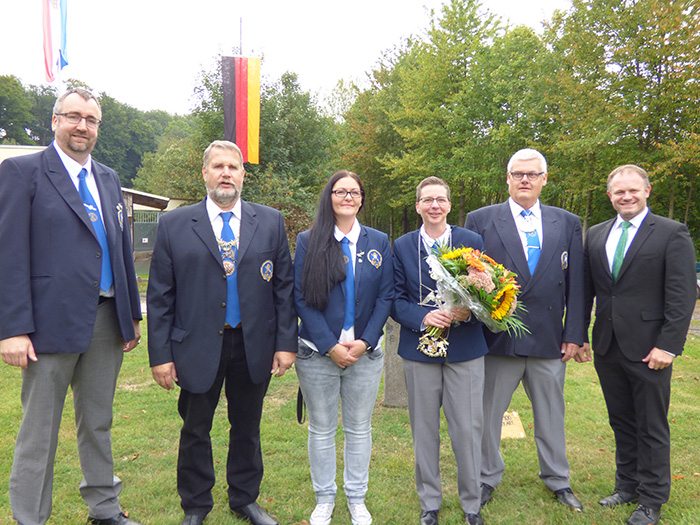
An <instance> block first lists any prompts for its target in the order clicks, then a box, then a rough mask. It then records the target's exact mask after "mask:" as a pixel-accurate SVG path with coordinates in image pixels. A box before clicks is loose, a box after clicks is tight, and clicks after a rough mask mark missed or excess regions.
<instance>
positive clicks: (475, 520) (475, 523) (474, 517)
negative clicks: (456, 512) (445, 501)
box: [464, 514, 484, 525]
mask: <svg viewBox="0 0 700 525" xmlns="http://www.w3.org/2000/svg"><path fill="white" fill-rule="evenodd" d="M464 523H469V525H484V520H482V519H481V516H480V515H479V514H465V515H464Z"/></svg>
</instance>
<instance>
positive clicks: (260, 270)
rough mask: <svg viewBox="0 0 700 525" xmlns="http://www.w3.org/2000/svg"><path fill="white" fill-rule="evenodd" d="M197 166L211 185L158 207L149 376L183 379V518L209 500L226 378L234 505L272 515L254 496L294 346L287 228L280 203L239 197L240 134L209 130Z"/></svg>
mask: <svg viewBox="0 0 700 525" xmlns="http://www.w3.org/2000/svg"><path fill="white" fill-rule="evenodd" d="M202 176H203V178H204V184H205V186H206V188H207V197H206V198H205V199H204V200H203V201H201V202H199V203H197V204H193V205H192V206H185V207H184V208H178V209H177V210H173V211H170V212H168V213H166V214H165V215H163V216H162V217H161V220H160V221H159V223H158V231H157V234H156V243H155V247H154V249H153V259H152V261H151V271H150V274H149V280H148V353H149V356H150V362H151V371H152V373H153V378H154V379H155V380H156V382H157V383H158V384H159V385H160V386H162V387H163V388H165V389H166V390H171V389H173V388H175V386H174V384H175V383H177V384H178V386H179V387H180V399H179V402H178V411H179V413H180V416H181V417H182V421H183V425H182V431H181V433H180V451H179V455H178V464H177V490H178V493H179V495H180V500H181V506H182V508H183V510H184V512H185V518H184V520H183V522H182V523H183V525H199V524H201V523H202V522H203V521H204V519H205V518H206V516H207V514H209V512H210V511H211V509H212V508H213V505H214V500H213V496H212V491H211V489H212V487H213V486H214V482H215V477H214V463H213V459H212V444H211V437H210V435H209V432H210V430H211V426H212V420H213V418H214V412H215V411H216V406H217V404H218V402H219V397H220V395H221V389H222V387H223V386H224V384H225V385H226V390H225V392H226V399H227V402H228V403H227V408H228V420H229V422H230V424H231V429H230V432H229V449H228V461H227V464H226V480H227V482H228V505H229V508H230V509H231V512H233V513H235V514H236V515H238V516H240V517H242V518H244V519H246V520H248V521H250V522H251V523H253V525H274V524H276V523H277V521H276V520H275V519H274V518H273V517H272V516H270V515H269V514H268V513H267V512H266V511H265V510H263V509H262V507H260V505H258V503H257V502H256V500H257V498H258V495H259V493H260V482H261V481H262V476H263V461H262V452H261V449H260V418H261V416H262V408H263V398H264V397H265V393H266V392H267V387H268V385H269V383H270V377H271V375H272V374H275V375H277V376H278V377H279V376H282V375H284V373H285V372H286V371H287V370H288V369H289V367H290V366H292V364H293V363H294V360H295V357H296V351H297V316H296V311H295V310H294V302H293V291H294V270H293V266H292V261H291V257H290V254H289V245H288V244H287V233H286V231H285V228H284V220H283V218H282V214H281V213H280V212H279V211H277V210H273V209H272V208H268V207H267V206H261V205H259V204H252V203H250V202H246V201H244V200H242V199H241V198H240V197H241V190H242V188H243V179H244V177H245V170H244V168H243V156H242V155H241V151H240V149H238V147H237V146H236V145H235V144H233V143H232V142H227V141H222V140H217V141H214V142H212V143H211V144H210V145H209V147H208V148H207V150H206V151H205V153H204V165H203V167H202Z"/></svg>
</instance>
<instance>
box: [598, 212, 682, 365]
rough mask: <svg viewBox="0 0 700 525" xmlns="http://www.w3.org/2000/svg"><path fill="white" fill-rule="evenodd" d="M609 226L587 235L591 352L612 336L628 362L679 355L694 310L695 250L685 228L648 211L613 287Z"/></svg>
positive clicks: (605, 224) (600, 226)
mask: <svg viewBox="0 0 700 525" xmlns="http://www.w3.org/2000/svg"><path fill="white" fill-rule="evenodd" d="M614 223H615V219H610V220H609V221H606V222H603V223H601V224H597V225H595V226H593V227H591V229H590V230H588V234H587V235H586V245H585V249H584V262H585V281H586V326H588V324H589V322H590V317H591V308H592V306H593V299H594V298H595V300H596V320H595V324H594V325H593V345H592V347H593V351H594V352H596V353H597V354H601V355H604V354H606V353H607V351H608V349H609V348H610V344H611V341H612V337H613V333H614V335H615V339H616V340H617V343H618V345H619V346H620V349H621V350H622V353H623V354H624V355H625V357H627V359H629V360H631V361H637V362H640V361H641V360H642V359H644V358H645V357H646V356H647V355H648V354H649V352H650V351H651V349H652V348H654V347H657V348H661V349H662V350H666V351H667V352H671V353H672V354H675V355H680V354H681V353H682V352H683V345H684V344H685V339H686V336H687V333H688V326H689V325H690V319H691V317H692V315H693V308H694V307H695V289H694V287H693V282H694V279H695V267H694V262H695V249H694V247H693V242H692V241H691V239H690V234H689V233H688V228H686V226H685V225H684V224H681V223H679V222H676V221H672V220H670V219H667V218H665V217H661V216H659V215H654V214H653V213H651V212H649V214H647V216H646V217H645V218H644V221H642V224H641V226H640V228H639V231H638V232H637V234H636V235H635V236H634V240H633V241H632V244H630V247H629V248H628V250H627V254H626V255H625V259H624V260H623V262H622V267H621V268H620V273H619V274H618V276H617V280H616V281H615V282H613V278H612V274H611V273H610V265H609V263H608V256H607V253H606V251H605V243H606V242H607V240H608V235H609V234H610V229H611V228H612V226H613V224H614Z"/></svg>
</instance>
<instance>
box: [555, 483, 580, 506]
mask: <svg viewBox="0 0 700 525" xmlns="http://www.w3.org/2000/svg"><path fill="white" fill-rule="evenodd" d="M554 495H555V496H556V497H557V501H558V502H559V503H561V504H562V505H566V506H567V507H569V508H570V509H571V510H573V511H574V512H583V505H581V502H580V501H579V500H578V498H577V497H576V496H574V493H573V491H572V490H571V489H570V488H569V487H566V488H565V489H560V490H555V491H554Z"/></svg>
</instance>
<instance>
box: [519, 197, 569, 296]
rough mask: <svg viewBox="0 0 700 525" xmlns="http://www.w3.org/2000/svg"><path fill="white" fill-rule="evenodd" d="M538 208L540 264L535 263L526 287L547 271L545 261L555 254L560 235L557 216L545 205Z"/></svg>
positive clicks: (558, 256)
mask: <svg viewBox="0 0 700 525" xmlns="http://www.w3.org/2000/svg"><path fill="white" fill-rule="evenodd" d="M540 209H541V210H542V241H541V243H540V246H541V247H542V249H541V250H540V252H541V253H540V262H541V263H542V264H539V263H538V264H537V268H535V274H534V275H533V276H532V279H530V281H529V282H528V284H527V286H528V287H529V286H531V283H533V284H534V283H535V282H536V281H537V280H538V279H539V278H540V276H541V275H544V273H543V272H546V271H547V268H546V263H547V262H548V261H551V260H552V258H554V257H555V255H557V254H556V250H557V247H558V246H559V243H558V242H557V240H558V239H559V237H560V236H561V224H560V223H559V220H558V219H557V217H556V216H555V215H554V214H552V210H551V209H547V207H546V206H541V207H540ZM524 255H525V252H524V251H523V256H524ZM556 259H557V260H559V259H560V255H557V257H556ZM526 264H527V263H526ZM528 269H529V268H528Z"/></svg>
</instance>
